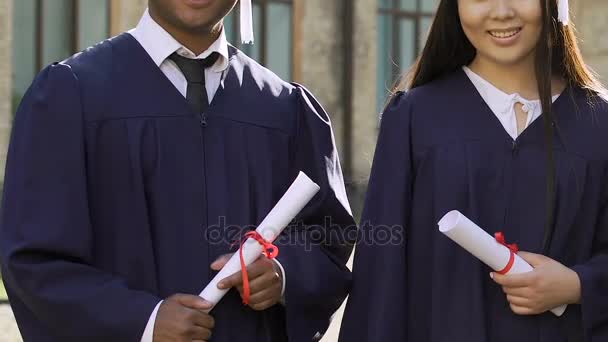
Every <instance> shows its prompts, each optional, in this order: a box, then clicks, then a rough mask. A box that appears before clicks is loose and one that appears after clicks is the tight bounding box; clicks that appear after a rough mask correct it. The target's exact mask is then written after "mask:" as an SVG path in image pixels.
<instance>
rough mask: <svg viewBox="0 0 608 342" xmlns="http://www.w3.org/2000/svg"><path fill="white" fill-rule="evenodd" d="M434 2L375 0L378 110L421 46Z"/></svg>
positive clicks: (435, 5) (431, 17)
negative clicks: (377, 4)
mask: <svg viewBox="0 0 608 342" xmlns="http://www.w3.org/2000/svg"><path fill="white" fill-rule="evenodd" d="M437 3H438V0H379V8H378V66H377V103H378V106H377V108H378V111H380V110H382V107H383V106H384V104H385V102H386V99H387V96H388V94H389V92H390V90H391V88H392V87H393V85H394V84H395V82H396V81H397V79H398V78H399V76H400V75H401V74H402V73H403V72H404V71H405V70H407V69H408V68H409V67H410V66H411V65H412V64H413V63H414V61H415V59H416V57H417V56H418V54H419V53H420V51H421V49H422V48H423V46H424V41H425V40H426V35H427V32H428V30H429V28H430V25H431V23H432V20H433V15H434V12H435V9H436V7H437Z"/></svg>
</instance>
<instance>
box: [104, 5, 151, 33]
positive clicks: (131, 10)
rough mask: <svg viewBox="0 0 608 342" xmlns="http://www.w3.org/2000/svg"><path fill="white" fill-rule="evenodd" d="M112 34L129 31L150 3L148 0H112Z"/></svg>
mask: <svg viewBox="0 0 608 342" xmlns="http://www.w3.org/2000/svg"><path fill="white" fill-rule="evenodd" d="M111 1H112V20H111V22H112V24H111V26H112V29H111V31H112V35H117V34H119V33H121V32H124V31H128V30H130V29H132V28H133V27H135V25H137V22H138V21H139V18H141V15H142V14H143V12H144V9H145V8H146V7H147V5H148V0H111Z"/></svg>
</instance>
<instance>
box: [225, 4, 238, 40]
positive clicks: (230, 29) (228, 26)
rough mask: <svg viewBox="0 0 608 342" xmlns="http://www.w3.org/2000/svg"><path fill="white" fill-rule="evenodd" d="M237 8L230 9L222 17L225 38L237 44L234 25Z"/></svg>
mask: <svg viewBox="0 0 608 342" xmlns="http://www.w3.org/2000/svg"><path fill="white" fill-rule="evenodd" d="M237 14H238V13H237V10H236V9H234V10H233V11H232V13H230V14H229V15H228V16H227V17H226V18H224V31H225V32H226V39H228V42H230V43H231V44H232V45H235V46H237V45H238V44H237V42H236V41H237V35H236V33H237V32H236V31H237V30H236V27H235V26H234V24H235V22H234V21H235V19H234V18H235V17H236V16H237Z"/></svg>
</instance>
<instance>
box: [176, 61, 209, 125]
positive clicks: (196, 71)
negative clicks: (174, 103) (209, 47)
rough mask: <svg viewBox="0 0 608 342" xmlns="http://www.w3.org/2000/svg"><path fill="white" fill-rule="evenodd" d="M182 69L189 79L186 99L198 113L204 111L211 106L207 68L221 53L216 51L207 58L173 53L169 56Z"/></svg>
mask: <svg viewBox="0 0 608 342" xmlns="http://www.w3.org/2000/svg"><path fill="white" fill-rule="evenodd" d="M169 58H170V59H171V60H172V61H173V62H175V64H177V67H178V68H179V69H180V70H181V71H182V73H183V74H184V76H185V77H186V80H187V81H188V90H187V92H186V99H187V100H188V103H189V104H190V105H191V106H192V108H194V110H195V111H196V112H197V113H199V114H200V113H204V112H205V111H206V110H207V107H209V98H208V97H207V89H206V88H205V69H207V68H209V67H210V66H212V65H213V64H215V62H216V61H217V59H218V58H219V54H218V53H216V52H214V53H212V54H211V55H209V57H207V58H205V59H191V58H186V57H182V56H180V55H178V54H177V52H175V53H173V54H172V55H171V56H170V57H169Z"/></svg>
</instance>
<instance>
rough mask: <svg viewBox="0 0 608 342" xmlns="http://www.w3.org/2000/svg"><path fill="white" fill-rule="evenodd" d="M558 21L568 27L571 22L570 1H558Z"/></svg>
mask: <svg viewBox="0 0 608 342" xmlns="http://www.w3.org/2000/svg"><path fill="white" fill-rule="evenodd" d="M557 20H559V21H561V23H562V24H563V25H564V26H567V25H568V23H569V22H570V6H568V0H557Z"/></svg>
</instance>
